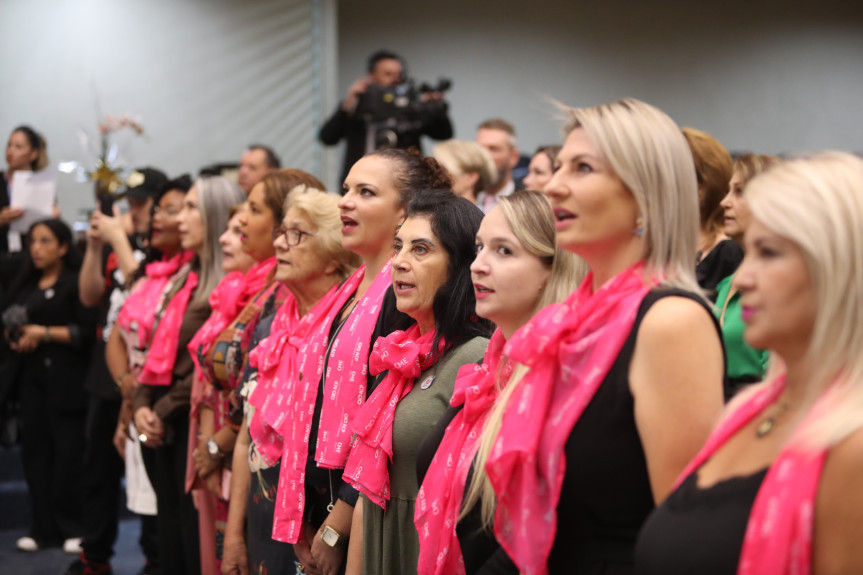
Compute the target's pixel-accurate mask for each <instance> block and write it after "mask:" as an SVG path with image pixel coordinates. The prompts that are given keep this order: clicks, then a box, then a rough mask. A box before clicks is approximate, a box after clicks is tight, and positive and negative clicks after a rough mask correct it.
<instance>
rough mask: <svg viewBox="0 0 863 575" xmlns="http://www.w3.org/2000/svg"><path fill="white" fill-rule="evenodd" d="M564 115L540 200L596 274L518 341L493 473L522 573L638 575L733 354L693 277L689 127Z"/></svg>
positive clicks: (618, 111) (584, 113)
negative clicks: (649, 529) (653, 518)
mask: <svg viewBox="0 0 863 575" xmlns="http://www.w3.org/2000/svg"><path fill="white" fill-rule="evenodd" d="M566 112H567V114H568V115H569V118H570V121H569V122H568V125H567V136H566V139H565V141H564V145H563V148H562V149H561V151H560V153H559V155H558V158H557V166H558V167H557V170H556V171H555V174H554V176H553V177H552V179H551V181H550V182H549V183H548V184H546V186H545V188H544V190H543V191H544V192H545V194H546V195H547V196H548V197H549V199H550V200H551V204H552V209H553V213H554V216H555V220H556V223H555V228H556V230H557V243H558V245H560V246H561V247H562V248H563V249H565V250H567V251H570V252H573V253H575V254H576V255H578V256H580V257H581V258H582V259H583V260H584V261H585V262H586V263H587V264H588V267H589V268H590V273H588V275H587V277H586V278H585V279H584V281H583V282H582V283H581V285H580V286H579V288H578V289H577V290H576V291H575V292H573V293H572V294H571V295H570V296H569V297H568V298H567V299H566V300H565V301H564V302H563V303H561V304H555V305H551V306H548V307H546V308H545V309H544V310H542V311H541V312H540V313H539V314H537V315H536V316H535V317H534V318H533V319H531V320H530V321H529V322H528V323H527V324H526V325H525V326H524V327H523V328H522V329H521V330H519V331H518V332H517V333H516V334H515V335H514V336H513V337H512V338H511V339H510V340H509V341H508V342H507V344H506V347H505V349H504V353H506V354H507V355H508V356H509V358H510V359H511V360H514V361H517V362H519V363H522V364H524V365H525V366H526V367H527V368H528V369H527V373H526V374H525V376H524V377H523V378H521V380H520V381H519V382H518V386H517V387H516V388H515V389H513V391H512V394H511V395H510V396H509V398H508V400H507V403H506V406H505V407H504V409H503V410H502V417H501V418H500V429H499V431H498V433H497V434H496V439H495V440H494V442H493V444H492V447H491V450H490V453H489V455H488V459H487V460H486V462H485V470H486V474H487V475H488V480H489V481H490V483H491V486H492V488H493V490H494V493H495V495H496V497H497V500H496V511H495V521H494V533H495V536H496V537H497V539H498V541H500V543H501V546H502V547H503V548H504V550H505V551H506V552H507V554H508V555H509V557H510V558H511V559H512V561H513V562H514V563H515V565H516V566H517V567H518V569H519V570H520V571H521V572H522V573H525V574H526V575H534V574H539V575H543V574H545V573H567V574H572V573H575V574H583V573H630V572H632V568H633V567H632V550H633V548H634V546H635V539H636V535H637V533H638V530H639V529H640V527H641V525H642V524H643V522H644V521H645V519H646V518H647V515H648V514H649V513H650V511H651V510H652V509H653V508H654V506H655V505H656V504H657V503H660V502H661V501H662V500H663V499H664V498H665V496H666V495H667V494H668V492H669V491H670V490H671V487H672V484H673V482H674V479H675V478H676V477H677V475H678V474H679V473H680V471H681V470H682V469H683V467H684V466H685V465H686V463H687V462H688V461H689V460H690V459H691V458H692V456H693V455H694V454H695V453H696V452H697V450H698V449H699V448H700V447H701V445H702V444H703V442H704V440H705V439H706V437H707V435H708V433H709V431H710V428H711V427H712V425H713V423H714V422H715V421H716V419H717V418H718V416H719V413H720V410H721V408H722V382H723V372H724V370H723V355H722V345H721V340H720V335H719V328H718V325H717V324H716V322H715V320H714V318H713V315H712V313H711V310H710V308H709V306H708V304H707V302H706V300H704V298H703V296H702V295H700V292H699V288H698V284H697V283H696V280H695V273H694V272H695V270H694V267H695V266H694V262H693V259H692V254H693V253H694V252H695V244H696V241H697V238H698V193H697V188H696V186H697V183H696V176H695V168H694V165H693V162H692V155H691V153H690V151H689V147H688V145H687V144H686V140H685V139H684V137H683V134H682V133H681V131H680V128H679V127H678V126H677V125H676V124H675V123H674V122H673V121H672V120H671V118H669V117H668V116H667V115H666V114H664V113H663V112H661V111H660V110H658V109H656V108H654V107H652V106H650V105H648V104H645V103H643V102H639V101H637V100H632V99H627V100H621V101H618V102H614V103H611V104H605V105H602V106H598V107H594V108H584V109H567V110H566Z"/></svg>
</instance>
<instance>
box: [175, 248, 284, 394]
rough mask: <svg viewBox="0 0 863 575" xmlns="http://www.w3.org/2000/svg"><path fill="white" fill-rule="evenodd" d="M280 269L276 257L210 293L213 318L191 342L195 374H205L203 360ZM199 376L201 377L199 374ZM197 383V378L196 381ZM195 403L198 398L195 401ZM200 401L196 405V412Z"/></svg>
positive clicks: (227, 278) (227, 279)
mask: <svg viewBox="0 0 863 575" xmlns="http://www.w3.org/2000/svg"><path fill="white" fill-rule="evenodd" d="M275 267H276V256H273V257H271V258H269V259H266V260H264V261H262V262H258V263H256V264H255V265H253V266H252V267H251V269H249V271H248V272H247V273H245V274H243V273H241V272H231V273H229V274H228V275H226V276H225V277H224V278H222V281H220V282H219V285H217V286H216V289H214V290H213V291H212V293H210V309H211V310H212V313H210V317H209V318H207V321H205V322H204V325H202V326H201V329H199V330H198V332H197V333H196V334H195V337H193V338H192V341H190V342H189V347H188V349H189V353H190V354H191V356H192V360H193V361H194V362H195V370H196V371H197V372H198V373H200V372H201V363H200V360H201V358H204V357H207V353H208V352H209V351H210V346H211V345H212V344H213V342H214V341H215V339H216V336H218V335H219V334H220V333H222V331H223V330H224V329H225V328H226V327H228V326H229V325H230V324H231V322H232V321H234V318H236V317H237V315H239V313H240V312H241V311H242V310H243V308H244V307H246V305H247V304H248V303H249V302H250V301H252V298H253V297H254V296H255V294H257V293H258V292H259V291H261V290H262V289H263V288H264V286H265V285H267V279H268V278H269V276H270V273H271V272H272V271H273V269H275ZM196 375H197V374H196ZM196 379H197V378H196ZM193 399H194V398H193ZM199 400H200V398H199ZM196 403H197V402H196V401H194V400H193V401H192V408H193V409H195V405H196Z"/></svg>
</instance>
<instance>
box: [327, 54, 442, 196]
mask: <svg viewBox="0 0 863 575" xmlns="http://www.w3.org/2000/svg"><path fill="white" fill-rule="evenodd" d="M448 87H449V82H447V81H442V82H441V84H440V85H439V86H437V87H436V88H428V89H427V87H426V86H422V87H421V88H420V90H419V91H416V90H414V89H413V87H412V86H409V85H406V83H405V74H404V66H403V64H402V59H401V58H400V57H399V56H398V55H397V54H395V53H393V52H389V51H387V50H379V51H377V52H375V53H374V54H372V55H371V56H370V57H369V61H368V76H367V77H365V78H360V79H358V80H357V81H356V82H354V83H353V84H352V85H351V87H350V89H348V93H347V95H346V96H345V99H344V101H342V103H341V104H340V105H339V108H338V109H337V110H336V112H335V113H334V114H333V115H332V116H331V117H330V119H329V120H327V121H326V123H324V125H323V126H322V127H321V131H320V133H319V134H318V137H319V138H320V140H321V142H322V143H323V144H325V145H327V146H333V145H335V144H338V143H339V141H340V140H341V139H342V138H345V139H347V150H345V161H344V168H343V170H342V181H344V179H345V178H346V177H347V173H348V170H350V168H351V166H353V164H354V162H356V161H357V160H358V159H360V158H361V157H363V156H364V155H365V154H366V153H368V152H371V151H374V150H375V149H377V148H381V147H396V148H410V147H417V148H419V147H420V136H422V135H423V134H425V135H426V136H429V137H431V138H434V139H435V140H446V139H448V138H451V137H452V135H453V129H452V123H451V122H450V119H449V116H448V115H447V103H446V101H444V99H443V90H446V89H447V88H448ZM393 95H396V96H399V97H397V98H396V101H395V102H393V98H392V96H393Z"/></svg>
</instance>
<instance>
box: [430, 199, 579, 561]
mask: <svg viewBox="0 0 863 575" xmlns="http://www.w3.org/2000/svg"><path fill="white" fill-rule="evenodd" d="M585 273H587V270H586V268H585V266H584V264H583V262H581V261H580V260H578V258H576V257H575V256H574V255H572V254H571V253H569V252H566V251H564V250H562V249H561V248H559V247H557V246H556V244H555V232H554V216H553V215H552V213H551V206H550V205H549V203H548V200H547V199H546V198H545V196H543V195H542V192H534V191H518V192H515V193H514V194H512V195H510V196H506V197H503V198H501V199H500V203H499V204H498V205H497V206H496V207H495V208H494V209H493V210H491V211H490V212H489V213H488V214H487V215H486V216H485V218H483V220H482V225H481V226H480V228H479V231H478V232H477V234H476V259H475V260H474V262H473V264H472V265H471V277H472V279H473V287H474V290H475V293H476V298H477V301H476V313H477V315H478V316H480V317H484V318H486V319H489V320H491V321H492V322H494V323H495V325H497V328H498V329H497V330H496V331H495V332H494V335H493V336H492V338H491V343H490V344H489V346H488V349H487V350H486V353H485V357H484V358H483V360H482V364H481V365H473V366H466V367H463V368H462V369H461V370H460V371H459V374H458V378H457V379H456V382H455V393H454V394H453V397H452V401H451V404H452V407H450V408H449V409H448V410H447V411H446V412H445V413H444V415H443V417H441V419H440V421H438V423H437V424H436V425H435V427H434V429H432V431H430V432H429V433H428V434H427V435H426V437H425V439H423V443H422V445H421V446H420V448H419V455H418V456H417V478H418V480H419V481H420V482H421V484H422V487H421V488H420V491H419V495H418V497H417V506H416V514H415V523H416V527H417V531H418V532H419V543H420V550H419V565H418V569H417V570H418V572H419V573H422V574H429V575H430V574H436V575H444V574H447V575H450V574H451V575H459V574H460V575H463V574H465V573H468V574H472V573H478V572H483V570H490V569H493V568H496V569H501V568H507V567H511V565H512V564H511V562H510V561H509V559H508V558H507V557H506V553H505V552H503V551H502V550H501V548H500V546H499V545H498V544H497V543H496V541H495V539H494V535H493V534H491V533H490V532H489V531H488V530H485V529H483V528H482V527H483V521H485V522H487V523H488V525H491V523H492V521H493V519H494V517H493V515H492V513H493V511H494V506H493V505H489V504H488V502H490V501H494V493H493V492H491V491H490V488H489V490H488V491H484V487H485V486H486V485H487V482H486V481H485V473H484V471H483V467H482V466H481V465H480V466H476V465H475V461H476V460H477V459H480V458H482V459H485V458H487V457H488V448H489V440H490V439H491V438H493V434H494V431H495V430H494V429H493V428H492V427H491V426H488V425H486V422H487V421H488V420H489V419H497V417H499V416H495V415H492V413H493V412H494V410H495V409H500V406H503V405H505V404H506V397H507V393H508V391H507V390H512V389H513V388H514V386H510V383H512V382H513V381H514V379H515V378H517V377H520V376H521V375H523V374H524V370H523V368H521V369H520V370H519V372H515V368H516V366H515V364H514V363H513V362H511V361H509V360H508V358H506V357H505V356H504V353H503V348H504V345H505V344H506V342H507V340H509V339H511V338H512V336H513V334H515V333H516V331H517V330H518V329H519V328H521V326H523V325H524V324H525V323H526V322H527V321H528V320H529V319H530V318H531V317H533V315H535V314H536V313H537V312H538V311H539V310H540V309H542V308H543V307H545V306H546V305H549V304H552V303H556V302H560V301H563V299H565V298H566V296H567V295H569V293H570V292H571V291H572V290H574V289H575V288H576V287H577V286H578V282H580V281H581V280H582V279H583V278H584V275H585ZM483 446H484V447H483ZM483 449H484V451H485V453H484V454H482V455H480V454H479V452H481V451H483ZM432 458H433V459H432ZM484 514H485V516H483V515H484Z"/></svg>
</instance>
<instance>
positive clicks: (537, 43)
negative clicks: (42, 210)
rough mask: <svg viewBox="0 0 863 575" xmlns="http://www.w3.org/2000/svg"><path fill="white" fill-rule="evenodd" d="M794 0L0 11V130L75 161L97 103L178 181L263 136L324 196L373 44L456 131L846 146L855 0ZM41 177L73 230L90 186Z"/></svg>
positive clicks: (854, 127) (862, 82)
mask: <svg viewBox="0 0 863 575" xmlns="http://www.w3.org/2000/svg"><path fill="white" fill-rule="evenodd" d="M793 1H794V0H786V1H785V2H783V3H779V2H776V1H775V0H771V1H767V0H761V1H760V2H758V3H757V4H758V6H759V7H758V8H754V7H752V6H750V4H756V3H755V2H749V1H748V0H729V1H727V2H724V3H718V2H717V3H704V2H691V1H689V0H655V1H653V2H649V3H648V2H639V1H637V0H609V1H608V2H606V3H603V4H600V3H598V2H593V3H585V2H570V1H568V0H556V1H552V0H534V1H532V2H525V1H524V0H497V1H491V0H475V1H471V2H467V1H464V0H458V1H457V0H437V1H435V2H419V1H417V2H396V1H395V0H363V1H362V2H359V1H357V0H343V1H342V2H340V3H338V6H337V8H338V16H336V14H335V9H336V0H75V1H69V0H66V1H64V0H26V1H25V0H0V55H2V56H0V77H2V78H3V83H2V90H0V137H4V135H5V134H8V133H9V131H11V129H12V128H13V127H14V126H15V125H17V124H21V123H30V124H32V125H33V126H34V127H36V128H37V129H39V130H41V131H43V132H44V133H45V135H46V137H47V140H48V143H49V153H50V156H51V159H52V161H53V162H58V161H60V160H70V159H73V160H85V159H86V158H85V157H84V156H83V155H82V153H81V152H80V148H79V146H78V143H77V137H76V130H77V128H78V127H85V128H87V129H88V130H90V131H91V132H92V131H94V130H95V128H96V124H97V122H98V119H99V118H98V115H97V112H96V106H95V102H96V95H97V94H98V99H99V102H100V104H101V109H102V113H113V114H123V113H132V114H135V115H140V116H141V118H142V119H143V121H144V124H145V127H146V129H147V134H146V135H145V136H144V137H143V138H138V139H132V138H128V137H127V138H126V140H127V144H128V145H127V146H126V151H127V154H126V155H127V157H128V158H129V160H130V162H131V163H133V164H136V165H141V164H152V165H156V166H160V167H162V168H164V169H165V170H166V171H167V172H168V173H169V174H170V175H177V174H179V173H181V172H183V171H191V172H194V171H197V170H198V169H199V168H200V167H201V166H202V165H205V164H208V163H211V162H215V161H236V160H237V159H238V158H239V155H240V153H241V151H242V148H243V147H244V146H245V145H246V144H248V143H250V142H263V143H267V144H271V145H273V146H274V147H275V149H276V150H277V151H278V152H279V153H280V154H281V155H282V158H283V160H284V163H285V164H287V165H291V166H295V167H300V168H304V169H307V170H310V171H312V172H313V173H316V174H318V175H322V176H323V178H324V181H325V182H326V183H327V184H328V185H330V186H331V187H333V188H334V189H337V184H338V182H337V178H338V172H339V166H340V163H341V160H340V158H341V148H340V147H339V148H330V149H328V150H327V151H326V153H323V154H322V153H321V150H320V147H319V146H318V144H317V143H316V140H315V134H316V131H317V128H318V127H319V126H320V124H321V122H322V120H323V119H324V118H325V117H326V116H328V115H329V114H330V113H331V112H332V110H333V109H334V108H335V106H336V102H337V100H338V98H340V97H341V96H342V95H343V94H344V92H345V91H346V90H347V87H348V86H349V85H350V83H351V82H352V81H353V80H354V79H355V78H356V77H358V76H360V75H363V74H364V67H365V58H366V57H367V55H368V54H369V53H371V52H372V51H374V50H376V49H378V48H380V47H388V48H390V49H392V50H396V51H398V52H400V53H402V54H403V55H404V56H405V57H406V59H407V60H408V63H409V65H410V70H409V71H410V73H411V75H412V76H414V77H416V78H417V79H419V80H430V81H435V80H436V79H437V77H438V76H440V75H446V76H448V77H450V78H452V79H453V81H454V88H453V89H452V91H451V92H450V94H449V99H450V102H451V110H452V117H453V120H454V123H455V128H456V135H457V137H461V138H472V137H473V134H474V129H475V126H476V125H477V124H478V123H479V122H480V121H482V120H483V119H485V118H487V117H490V116H502V117H505V118H508V119H510V120H511V121H513V122H514V123H515V125H516V128H517V129H518V132H519V142H520V147H521V148H522V149H523V150H524V151H526V152H530V151H532V150H533V148H534V147H535V146H536V145H538V144H540V143H551V142H555V141H558V140H559V132H558V130H559V128H558V122H557V120H556V119H555V118H554V110H553V107H552V106H551V105H550V104H549V102H548V98H550V97H553V98H557V99H559V100H560V101H562V102H564V103H567V104H571V105H592V104H597V103H600V102H603V101H608V100H612V99H616V98H620V97H623V96H635V97H638V98H642V99H644V100H646V101H648V102H651V103H654V104H656V105H658V106H659V107H661V108H663V109H665V110H666V111H667V112H669V113H670V114H671V115H672V116H673V117H674V118H675V119H676V120H677V121H678V122H679V123H681V124H683V125H692V126H695V127H698V128H701V129H704V130H707V131H709V132H711V133H713V134H714V135H715V136H716V137H718V138H719V139H720V140H722V141H723V142H724V143H725V144H726V145H727V146H728V147H729V148H730V149H736V150H742V149H749V150H755V151H764V152H780V151H788V150H804V149H818V148H840V149H848V150H858V151H859V150H863V129H861V113H860V110H861V106H860V101H861V97H863V65H861V64H860V63H861V62H863V2H843V1H842V0H823V1H822V2H819V3H818V4H817V5H811V3H802V2H800V3H799V5H794V4H793ZM336 34H337V36H336ZM336 46H337V48H336ZM336 54H337V56H338V58H337V59H336ZM336 61H338V69H337V70H336V68H335V62H336ZM60 182H61V184H60V190H59V193H60V206H61V208H62V210H63V212H64V216H65V218H66V219H67V220H69V221H72V220H74V219H76V218H77V217H78V215H79V212H80V211H81V210H82V209H84V208H85V207H90V206H92V192H91V188H90V186H88V185H85V184H75V183H73V182H71V180H70V178H68V177H66V176H61V180H60Z"/></svg>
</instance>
